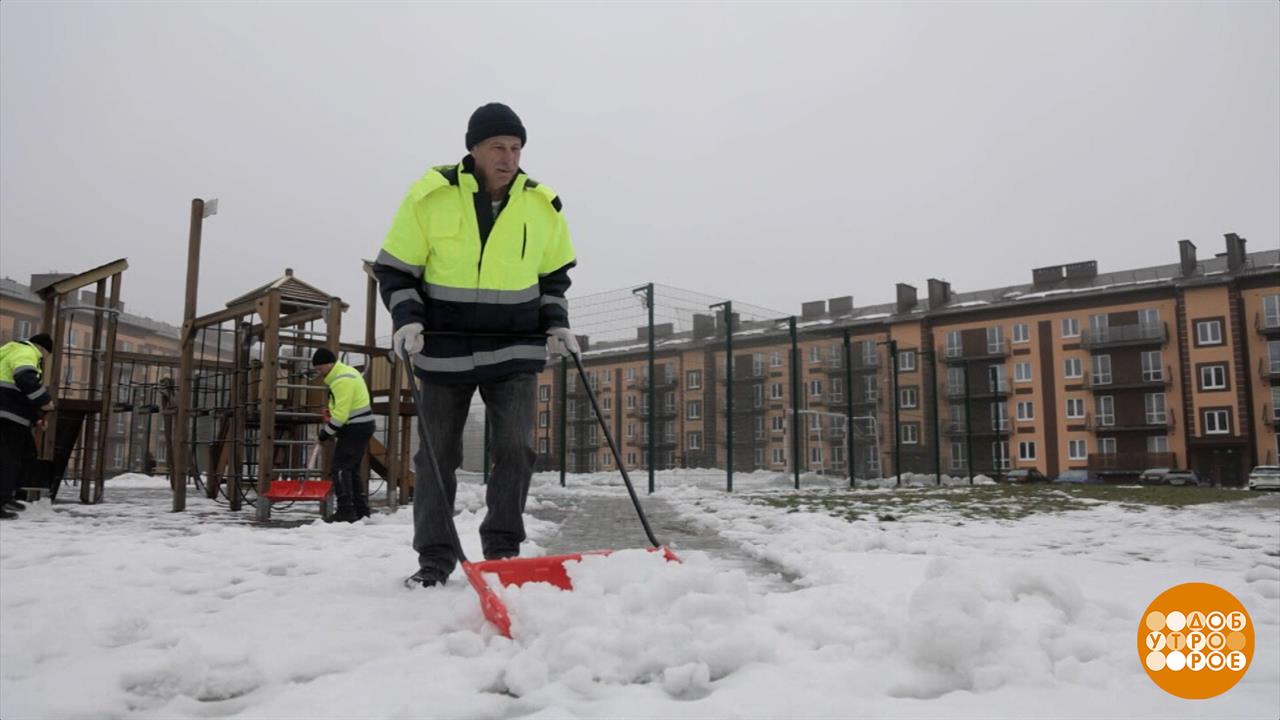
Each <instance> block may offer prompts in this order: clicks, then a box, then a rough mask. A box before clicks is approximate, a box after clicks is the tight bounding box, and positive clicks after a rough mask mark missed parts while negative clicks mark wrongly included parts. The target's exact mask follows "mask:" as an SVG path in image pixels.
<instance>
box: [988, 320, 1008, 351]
mask: <svg viewBox="0 0 1280 720" xmlns="http://www.w3.org/2000/svg"><path fill="white" fill-rule="evenodd" d="M987 352H988V353H990V354H992V355H997V354H999V353H1002V352H1004V328H1002V327H1000V326H999V325H992V326H991V327H989V328H987Z"/></svg>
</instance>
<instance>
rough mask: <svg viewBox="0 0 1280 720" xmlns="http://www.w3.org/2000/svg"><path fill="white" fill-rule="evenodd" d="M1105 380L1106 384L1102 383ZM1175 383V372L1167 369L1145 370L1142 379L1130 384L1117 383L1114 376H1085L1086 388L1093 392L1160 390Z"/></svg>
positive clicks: (1088, 374) (1089, 374)
mask: <svg viewBox="0 0 1280 720" xmlns="http://www.w3.org/2000/svg"><path fill="white" fill-rule="evenodd" d="M1102 380H1105V381H1106V382H1100V381H1102ZM1172 383H1173V370H1172V369H1171V368H1169V367H1167V366H1166V367H1165V368H1164V369H1163V370H1161V371H1158V372H1151V371H1149V370H1144V371H1143V372H1142V379H1140V380H1131V381H1129V382H1115V376H1114V375H1105V376H1101V377H1099V376H1096V375H1094V374H1093V373H1087V374H1086V375H1085V376H1084V386H1085V387H1086V388H1088V389H1090V390H1092V391H1093V392H1111V391H1112V390H1159V389H1162V388H1167V387H1169V386H1170V385H1171V384H1172Z"/></svg>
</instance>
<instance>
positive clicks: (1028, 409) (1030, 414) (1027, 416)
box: [1018, 400, 1036, 422]
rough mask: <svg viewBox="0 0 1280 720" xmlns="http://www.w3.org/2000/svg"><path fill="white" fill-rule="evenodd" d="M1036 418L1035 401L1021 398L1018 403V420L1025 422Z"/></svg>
mask: <svg viewBox="0 0 1280 720" xmlns="http://www.w3.org/2000/svg"><path fill="white" fill-rule="evenodd" d="M1035 419H1036V407H1035V403H1033V402H1031V401H1030V400H1022V401H1020V402H1019V403H1018V422H1026V421H1028V420H1035Z"/></svg>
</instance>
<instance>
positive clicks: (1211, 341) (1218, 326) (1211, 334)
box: [1196, 320, 1222, 345]
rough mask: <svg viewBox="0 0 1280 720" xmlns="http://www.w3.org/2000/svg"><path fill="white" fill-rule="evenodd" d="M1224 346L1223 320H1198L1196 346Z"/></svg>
mask: <svg viewBox="0 0 1280 720" xmlns="http://www.w3.org/2000/svg"><path fill="white" fill-rule="evenodd" d="M1221 344H1222V321H1221V320H1197V321H1196V345H1221Z"/></svg>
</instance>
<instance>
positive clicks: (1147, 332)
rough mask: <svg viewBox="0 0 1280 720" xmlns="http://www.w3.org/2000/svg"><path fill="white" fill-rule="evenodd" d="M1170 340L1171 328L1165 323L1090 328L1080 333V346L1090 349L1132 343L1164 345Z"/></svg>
mask: <svg viewBox="0 0 1280 720" xmlns="http://www.w3.org/2000/svg"><path fill="white" fill-rule="evenodd" d="M1168 340H1169V330H1168V327H1167V325H1166V324H1165V323H1151V324H1138V325H1115V326H1111V327H1102V328H1088V329H1086V330H1085V331H1084V332H1082V333H1080V347H1083V348H1088V349H1090V350H1096V349H1099V348H1112V347H1125V346H1130V345H1132V346H1137V345H1163V344H1165V343H1166V342H1168Z"/></svg>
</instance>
